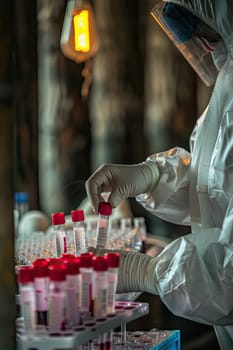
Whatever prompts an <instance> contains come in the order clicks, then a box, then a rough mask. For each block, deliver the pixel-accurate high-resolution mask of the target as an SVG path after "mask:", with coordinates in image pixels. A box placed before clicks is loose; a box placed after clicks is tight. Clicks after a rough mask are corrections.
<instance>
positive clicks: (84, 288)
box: [79, 252, 93, 315]
mask: <svg viewBox="0 0 233 350" xmlns="http://www.w3.org/2000/svg"><path fill="white" fill-rule="evenodd" d="M92 257H93V253H91V252H90V253H82V254H81V255H80V257H79V258H80V268H79V271H80V274H81V305H80V310H81V313H83V314H84V315H85V314H87V313H92V312H93V310H92V284H93V270H92Z"/></svg>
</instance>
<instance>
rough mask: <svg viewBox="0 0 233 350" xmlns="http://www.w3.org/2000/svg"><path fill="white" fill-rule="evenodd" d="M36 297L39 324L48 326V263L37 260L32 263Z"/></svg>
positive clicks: (43, 260)
mask: <svg viewBox="0 0 233 350" xmlns="http://www.w3.org/2000/svg"><path fill="white" fill-rule="evenodd" d="M32 267H33V275H34V286H35V296H36V315H37V324H38V325H44V326H47V324H48V320H47V314H48V286H49V279H48V261H47V259H37V260H35V261H33V263H32Z"/></svg>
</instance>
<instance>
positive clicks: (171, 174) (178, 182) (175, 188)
mask: <svg viewBox="0 0 233 350" xmlns="http://www.w3.org/2000/svg"><path fill="white" fill-rule="evenodd" d="M147 160H150V161H152V162H154V163H156V165H157V166H158V168H159V173H160V177H159V181H158V182H157V184H156V187H155V188H154V190H153V191H152V192H150V193H149V194H148V193H147V194H142V195H138V196H137V197H136V199H137V201H138V202H139V203H140V204H141V205H142V206H143V207H144V208H146V209H147V210H148V211H150V212H151V213H153V214H155V215H156V216H158V217H160V218H161V219H163V220H166V221H169V222H172V223H175V224H180V225H190V211H189V168H190V160H191V155H190V153H189V152H187V151H186V150H184V149H182V148H179V147H175V148H172V149H170V150H168V151H166V152H161V153H156V154H154V155H152V156H150V157H148V159H147Z"/></svg>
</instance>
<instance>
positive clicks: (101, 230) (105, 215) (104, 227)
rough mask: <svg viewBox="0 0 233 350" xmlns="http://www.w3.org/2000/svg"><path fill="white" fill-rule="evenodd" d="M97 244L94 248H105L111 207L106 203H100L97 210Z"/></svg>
mask: <svg viewBox="0 0 233 350" xmlns="http://www.w3.org/2000/svg"><path fill="white" fill-rule="evenodd" d="M98 213H99V217H98V223H97V233H96V236H97V238H96V239H97V242H96V248H106V245H107V239H108V225H109V216H110V215H111V214H112V207H111V205H110V204H109V203H108V202H100V204H99V208H98Z"/></svg>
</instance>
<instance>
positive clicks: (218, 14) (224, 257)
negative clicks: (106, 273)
mask: <svg viewBox="0 0 233 350" xmlns="http://www.w3.org/2000/svg"><path fill="white" fill-rule="evenodd" d="M172 3H174V4H177V5H180V6H181V7H182V8H185V9H187V10H189V11H190V12H191V13H192V14H193V15H195V16H196V17H198V18H199V19H201V20H202V21H203V22H204V23H205V24H207V25H209V26H210V27H211V28H212V29H214V30H216V32H217V33H219V34H220V35H221V37H222V38H223V40H224V43H225V45H222V46H224V49H223V50H219V52H218V49H216V51H215V52H214V53H213V58H214V60H215V62H216V64H217V66H218V69H220V71H219V73H218V76H217V80H216V83H215V87H214V90H213V93H212V96H211V99H210V102H209V104H208V106H207V108H206V110H205V112H204V113H203V115H202V116H201V117H200V118H199V120H198V122H197V125H196V127H195V129H194V131H193V133H192V135H191V138H190V152H188V151H186V150H184V149H182V148H178V147H177V148H174V149H171V150H169V151H166V152H161V153H157V154H154V155H152V156H150V157H149V158H148V159H147V161H146V162H144V163H141V164H139V165H132V166H128V168H127V166H121V165H119V166H118V165H104V166H102V167H101V168H99V169H98V170H97V171H96V172H95V173H94V174H93V175H92V177H91V178H90V179H89V180H88V181H87V184H86V188H87V193H88V195H89V198H90V200H91V202H92V204H93V207H94V208H96V205H97V202H98V198H99V197H98V196H99V195H100V192H101V191H109V192H112V193H113V196H112V197H110V200H109V201H110V203H111V201H112V204H113V206H114V205H115V204H116V203H117V202H119V200H120V199H123V198H125V197H127V196H128V197H133V196H134V197H136V198H137V200H138V201H139V203H140V204H141V205H143V206H144V207H145V208H146V209H147V210H149V211H150V212H152V213H154V214H155V215H157V216H159V217H160V218H162V219H164V220H166V221H170V222H173V223H176V224H179V225H190V226H191V233H190V234H189V235H186V236H183V237H180V238H178V239H176V240H175V241H173V242H171V243H170V244H169V245H168V246H167V247H166V248H165V249H164V250H163V251H162V252H161V253H160V254H159V255H158V256H157V257H155V258H151V257H148V256H143V254H139V253H131V254H122V261H121V267H120V273H119V284H118V291H120V292H121V291H122V292H123V291H127V290H131V291H132V290H133V289H134V290H135V289H136V290H143V291H147V292H150V293H154V294H158V295H159V296H160V298H161V300H162V301H163V302H164V303H165V304H166V306H167V307H168V308H169V309H170V310H171V311H172V312H173V313H174V314H175V315H178V316H181V317H185V318H188V319H191V320H194V321H197V322H200V323H204V324H208V325H213V326H214V328H215V331H216V335H217V337H218V341H219V344H220V347H221V349H224V350H231V349H233V1H230V0H229V1H227V0H202V1H199V0H177V1H172ZM220 46H221V45H220ZM216 47H217V45H216ZM225 48H226V49H227V52H228V55H227V57H226V56H224V59H222V52H224V54H225V51H224V50H225ZM222 65H223V67H220V66H222ZM148 165H149V166H148ZM153 165H156V166H155V167H154V168H153ZM145 167H146V170H145ZM127 171H128V174H127ZM140 174H142V175H140ZM134 175H135V177H137V178H140V176H141V178H140V181H139V182H140V186H138V187H137V181H136V180H135V181H134ZM143 178H144V180H145V179H146V182H145V189H146V191H144V188H143V186H141V184H142V183H143V181H144V180H143ZM129 179H130V180H131V183H132V186H130V181H129ZM127 181H128V183H127ZM124 182H125V184H124ZM123 184H124V185H123ZM126 185H127V186H126ZM114 191H115V192H116V191H118V192H117V195H116V194H114V193H115V192H114ZM116 198H117V200H116Z"/></svg>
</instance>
